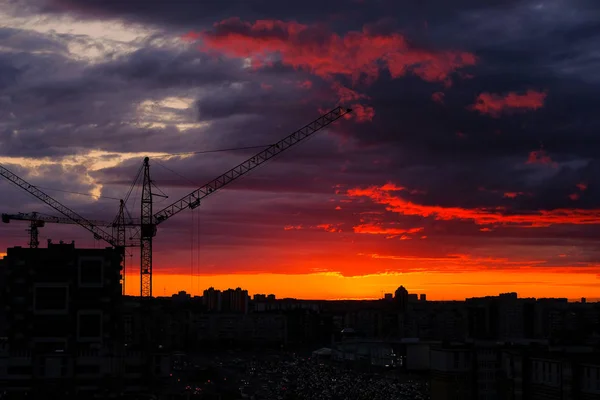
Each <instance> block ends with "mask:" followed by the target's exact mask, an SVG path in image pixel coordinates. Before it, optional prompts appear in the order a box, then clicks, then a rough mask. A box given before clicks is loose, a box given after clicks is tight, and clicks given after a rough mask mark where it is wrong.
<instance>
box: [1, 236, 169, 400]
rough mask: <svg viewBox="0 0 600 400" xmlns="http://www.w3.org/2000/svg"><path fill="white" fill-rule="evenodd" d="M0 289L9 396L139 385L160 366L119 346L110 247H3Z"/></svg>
mask: <svg viewBox="0 0 600 400" xmlns="http://www.w3.org/2000/svg"><path fill="white" fill-rule="evenodd" d="M0 290H1V292H0V296H1V297H0V304H3V305H4V307H3V308H2V310H0V337H2V343H1V344H0V346H1V347H0V379H1V380H2V382H0V387H2V388H5V390H7V391H8V392H9V393H11V394H12V396H13V397H14V396H15V395H17V396H18V395H19V394H22V395H23V396H26V398H53V397H52V396H50V394H51V393H52V392H55V393H56V394H57V395H60V397H56V398H64V396H65V395H66V394H67V393H68V394H70V395H73V398H93V397H94V395H96V396H97V395H98V394H100V393H104V392H106V394H108V393H125V392H140V391H142V390H143V389H144V388H147V387H148V385H147V382H148V381H150V380H156V378H159V377H160V376H161V374H162V375H166V374H167V373H168V370H169V366H168V363H167V365H163V363H162V362H161V360H160V357H159V358H157V356H158V355H159V354H154V355H150V354H149V353H148V352H147V351H145V352H141V351H140V350H139V349H128V347H127V343H126V342H125V340H126V337H125V332H126V330H125V329H124V320H125V319H126V318H124V316H125V315H126V313H127V311H126V309H125V308H124V304H123V296H122V294H121V254H120V253H119V251H118V250H115V249H113V248H105V249H77V248H76V247H75V244H74V243H69V244H65V243H59V244H52V243H50V242H49V243H48V247H47V248H34V249H32V248H21V247H15V248H9V249H8V251H7V255H6V256H5V257H4V259H2V260H0ZM157 351H158V349H157ZM149 356H153V357H150V359H149V358H148V357H149ZM26 393H27V395H25V394H26ZM48 396H50V397H48ZM67 396H68V397H69V398H70V397H71V396H69V395H67Z"/></svg>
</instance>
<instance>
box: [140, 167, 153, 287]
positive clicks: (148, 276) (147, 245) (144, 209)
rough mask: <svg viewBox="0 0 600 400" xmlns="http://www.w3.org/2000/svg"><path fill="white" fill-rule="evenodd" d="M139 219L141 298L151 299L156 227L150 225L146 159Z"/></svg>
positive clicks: (150, 182)
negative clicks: (153, 244) (153, 246)
mask: <svg viewBox="0 0 600 400" xmlns="http://www.w3.org/2000/svg"><path fill="white" fill-rule="evenodd" d="M140 218H141V224H140V269H141V271H140V290H141V296H142V297H152V238H153V237H154V236H156V225H155V224H153V223H152V222H153V221H152V220H153V216H152V181H151V180H150V163H149V159H148V157H146V158H145V159H144V180H143V183H142V201H141V210H140Z"/></svg>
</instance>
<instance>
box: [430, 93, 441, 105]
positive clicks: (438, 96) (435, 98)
mask: <svg viewBox="0 0 600 400" xmlns="http://www.w3.org/2000/svg"><path fill="white" fill-rule="evenodd" d="M431 100H433V101H435V102H436V103H440V104H444V93H443V92H435V93H434V94H432V95H431Z"/></svg>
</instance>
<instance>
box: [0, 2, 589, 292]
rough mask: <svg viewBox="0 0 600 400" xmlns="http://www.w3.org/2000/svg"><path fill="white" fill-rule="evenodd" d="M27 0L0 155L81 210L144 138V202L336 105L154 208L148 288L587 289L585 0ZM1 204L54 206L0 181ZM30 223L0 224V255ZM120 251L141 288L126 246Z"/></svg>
mask: <svg viewBox="0 0 600 400" xmlns="http://www.w3.org/2000/svg"><path fill="white" fill-rule="evenodd" d="M25 3H27V7H21V6H18V7H17V6H16V5H10V4H2V5H1V7H2V8H3V13H2V14H1V15H0V26H2V28H0V34H2V35H3V37H5V39H4V41H5V44H3V46H2V48H0V75H2V79H0V116H2V118H3V121H5V122H4V125H3V128H2V129H1V130H0V164H2V165H4V166H6V167H7V168H9V169H10V170H12V171H14V172H15V173H16V174H18V175H19V176H22V177H23V178H24V179H26V180H28V181H30V182H31V183H32V184H34V185H39V188H40V189H42V190H44V191H47V193H49V194H50V195H52V196H53V197H55V198H56V199H58V200H59V201H61V202H63V203H64V204H66V205H68V206H69V207H72V208H73V209H74V210H76V211H77V212H78V213H80V214H81V215H83V216H85V217H87V218H90V219H94V220H107V221H110V220H112V219H113V218H114V216H115V215H116V213H117V211H118V206H119V201H118V199H121V198H124V197H125V196H126V194H127V191H128V189H129V186H130V184H131V182H132V181H133V180H134V177H135V174H136V172H137V170H138V169H139V168H140V166H141V163H142V160H143V158H144V157H145V156H148V157H149V158H150V165H151V176H152V178H153V180H154V183H155V185H156V187H157V192H156V193H160V194H163V195H167V196H168V198H164V197H162V198H161V197H156V198H155V200H154V201H155V211H156V210H158V209H161V208H162V207H163V206H166V205H168V204H169V203H170V201H171V200H174V199H177V198H179V197H181V196H183V195H185V194H187V193H189V192H191V191H192V190H194V189H195V188H197V187H198V186H200V185H201V184H204V183H206V182H207V181H209V180H210V179H212V178H214V177H216V176H219V175H220V174H222V173H223V172H225V171H227V170H228V169H229V168H231V167H233V166H235V165H237V164H238V163H239V162H241V161H243V160H245V159H247V158H248V157H250V156H252V155H253V154H254V153H255V152H256V150H252V149H241V150H240V148H245V147H248V146H251V147H253V146H262V145H268V144H271V143H273V142H275V141H276V140H279V139H281V138H282V137H284V136H286V135H287V134H289V133H290V132H292V131H294V130H296V129H298V128H300V127H301V126H303V125H304V124H305V123H306V122H308V121H311V120H314V118H316V117H318V116H319V115H320V114H322V113H323V112H325V111H327V110H329V109H332V108H333V107H335V106H337V105H342V106H344V107H351V108H352V109H353V111H354V112H353V114H352V116H351V117H349V118H344V119H343V120H340V121H337V122H336V123H334V124H333V125H332V126H330V127H328V128H327V129H324V131H323V132H319V133H317V134H316V135H315V137H314V138H312V140H310V141H308V142H307V143H303V144H301V145H299V146H298V147H297V148H295V149H294V150H293V151H290V152H289V154H288V153H286V154H285V155H282V157H280V158H277V159H276V160H273V161H271V162H269V163H268V164H267V165H265V166H262V167H260V168H258V169H257V170H256V171H253V172H252V173H251V174H249V175H248V176H245V177H243V178H241V179H240V180H239V181H238V182H235V183H232V185H231V187H227V188H224V189H222V190H219V193H215V194H214V195H212V196H211V197H209V198H207V199H206V200H205V201H204V200H203V202H202V205H201V207H199V208H198V209H197V210H187V211H184V212H182V215H178V216H177V217H174V218H173V219H172V220H171V221H168V222H166V223H165V224H162V225H161V226H160V227H159V233H158V236H157V237H156V240H155V242H154V266H155V267H154V295H155V296H162V295H163V293H165V292H166V293H169V292H170V293H177V292H178V291H180V290H185V291H186V292H188V293H194V292H198V293H199V292H201V291H202V290H204V288H206V287H209V286H214V287H219V288H220V287H229V286H232V287H237V286H240V287H243V288H245V289H248V290H249V291H250V292H252V293H274V294H276V295H277V297H294V298H307V299H312V298H315V299H333V298H377V297H378V296H379V295H380V293H381V291H384V292H387V291H391V290H392V289H393V288H395V287H397V286H399V285H400V284H402V285H404V286H405V287H407V288H408V289H409V290H410V291H411V292H416V293H427V296H428V299H431V300H442V299H446V300H461V299H464V298H468V297H479V296H485V295H496V294H498V293H501V292H517V293H519V294H520V295H522V296H523V297H566V298H569V299H579V298H581V297H586V298H588V299H589V300H593V299H598V298H600V285H599V284H598V277H599V276H600V253H599V252H598V249H597V238H598V236H599V235H600V227H599V226H598V225H599V224H598V221H600V195H599V194H600V186H598V178H597V177H598V176H599V173H600V162H599V158H598V157H599V156H598V152H597V151H596V150H597V149H598V139H597V138H596V136H597V132H596V131H597V129H596V128H597V127H598V126H600V120H599V119H598V117H597V115H596V113H595V108H596V106H597V105H598V104H600V95H598V93H600V90H599V89H600V83H599V82H600V81H599V80H598V75H597V71H598V67H599V65H598V60H597V57H596V58H594V51H595V49H596V48H597V46H598V44H599V43H600V35H599V34H598V32H597V30H595V29H593V28H594V23H595V21H597V18H596V17H600V14H599V13H600V8H599V6H598V5H597V4H595V3H594V2H591V1H587V0H577V1H575V0H574V1H573V2H572V3H571V4H570V5H566V4H563V3H562V2H559V1H549V0H548V1H545V2H541V3H540V2H530V1H525V0H522V1H516V0H515V1H508V2H490V3H489V4H488V5H481V4H478V3H479V2H474V1H471V0H463V1H459V2H455V3H453V6H452V7H450V6H448V5H447V4H446V3H445V2H440V4H439V6H438V7H437V8H435V9H434V8H429V7H426V6H424V5H410V6H406V5H397V4H393V3H392V2H388V1H384V0H381V1H373V2H362V1H352V0H335V1H331V2H327V3H326V4H321V3H313V2H302V3H301V4H300V5H298V4H292V3H286V4H285V5H284V4H283V3H276V2H257V3H255V4H253V7H249V6H247V5H245V3H243V2H236V1H232V2H231V6H230V7H227V8H224V7H217V6H215V5H214V4H213V3H209V4H202V5H200V4H196V3H195V2H189V1H185V2H183V1H174V2H169V3H168V4H169V5H168V6H167V5H166V4H167V3H166V2H160V1H158V2H151V3H149V4H144V7H138V6H137V5H135V4H137V3H136V2H128V3H127V4H121V3H120V2H113V1H108V2H96V1H90V0H86V1H76V0H60V1H59V0H48V1H45V0H44V1H42V0H28V1H26V2H25ZM130 3H131V4H130ZM132 4H133V5H132ZM215 4H216V3H215ZM130 7H133V8H130ZM165 7H168V8H165ZM167 10H168V11H169V12H166V11H167ZM594 18H596V19H594ZM508 26H512V27H514V29H513V28H510V29H509V28H508ZM235 148H237V149H238V150H231V149H235ZM226 149H230V150H228V151H219V152H214V153H206V154H185V155H181V153H186V152H202V151H211V150H226ZM175 154H180V155H175ZM139 196H140V195H139V192H136V191H135V190H134V191H133V194H132V197H131V199H130V201H129V202H128V204H127V206H128V209H129V210H130V212H131V213H132V215H133V216H134V217H137V216H138V214H139V208H140V204H139V203H140V199H139ZM0 204H2V209H1V210H0V212H1V213H18V212H32V211H40V212H44V213H47V214H52V215H57V213H56V212H53V211H52V210H50V209H49V208H48V207H46V206H44V205H43V204H42V203H41V202H39V201H37V200H36V199H35V198H33V197H32V196H30V195H29V194H27V193H25V192H23V191H21V190H19V189H18V188H16V187H14V186H12V185H10V183H9V182H7V181H5V180H4V179H2V180H0ZM183 214H185V215H183ZM27 227H28V225H27V223H25V222H19V221H13V222H11V223H10V224H0V257H2V255H3V254H4V252H5V251H6V249H7V248H10V247H14V246H22V247H26V246H27V233H26V232H25V230H26V229H27ZM40 238H41V239H42V240H41V246H42V247H44V246H45V241H46V239H52V240H54V241H55V242H58V241H59V240H64V241H65V242H70V241H71V240H75V242H76V244H77V247H78V248H86V247H87V248H93V247H96V248H99V247H100V248H101V247H104V246H105V244H104V243H101V242H96V241H94V239H93V238H92V236H91V235H90V234H89V233H87V232H85V231H84V230H83V229H81V228H80V227H77V226H66V225H53V224H47V225H46V226H45V227H43V228H41V229H40ZM126 265H127V277H126V293H127V294H132V295H136V294H139V254H138V251H137V249H130V256H128V257H127V263H126Z"/></svg>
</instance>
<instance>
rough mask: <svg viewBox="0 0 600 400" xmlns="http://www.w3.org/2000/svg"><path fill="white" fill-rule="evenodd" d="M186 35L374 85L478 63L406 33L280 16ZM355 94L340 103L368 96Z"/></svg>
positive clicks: (223, 49)
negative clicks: (337, 28)
mask: <svg viewBox="0 0 600 400" xmlns="http://www.w3.org/2000/svg"><path fill="white" fill-rule="evenodd" d="M183 38H184V39H185V40H192V41H194V40H200V41H201V45H200V47H199V49H200V50H201V51H204V52H208V53H217V54H224V55H226V56H228V57H235V58H243V59H247V60H250V62H251V66H252V67H253V68H260V67H262V66H265V65H271V64H272V63H273V62H274V61H275V60H279V61H281V62H282V63H284V64H285V65H289V66H292V67H293V68H296V69H298V70H303V71H307V72H310V73H312V74H314V75H316V76H319V77H321V78H323V79H326V80H329V81H334V82H335V77H336V76H344V77H347V78H350V79H351V80H352V82H353V83H358V82H361V81H362V82H365V83H372V82H374V81H375V80H376V79H377V78H378V77H379V74H380V71H381V69H382V68H385V69H387V71H388V72H389V73H390V75H391V76H392V78H399V77H402V76H405V75H407V74H409V73H411V74H414V75H417V76H419V77H420V78H421V79H423V80H425V81H428V82H444V83H445V84H446V85H450V84H451V80H450V75H451V74H453V73H454V72H456V71H458V70H459V69H460V68H463V67H465V66H472V65H475V64H476V62H477V59H476V57H475V56H474V55H473V54H471V53H468V52H463V51H449V50H447V51H438V52H436V51H430V50H421V49H417V48H415V47H414V46H411V45H410V44H409V43H408V42H407V40H406V39H405V37H404V36H403V35H401V34H398V33H392V34H388V35H383V34H379V33H375V32H373V31H372V30H371V29H369V28H368V27H364V28H363V29H362V31H351V32H348V33H346V34H345V35H338V34H336V33H333V32H330V31H328V30H326V29H325V28H324V27H323V25H305V24H300V23H298V22H294V21H279V20H257V21H255V22H254V23H251V22H244V21H242V20H241V19H240V18H237V17H233V18H229V19H226V20H223V21H221V22H217V23H215V24H214V25H213V28H212V29H211V30H206V31H203V32H190V33H188V34H186V35H184V36H183ZM335 85H339V84H338V83H336V84H335ZM340 86H341V85H340ZM350 92H352V90H350V89H347V90H345V89H341V87H338V90H337V93H338V95H340V101H341V102H346V101H356V100H358V99H364V98H365V97H364V96H363V95H358V94H356V95H352V94H351V93H350ZM354 93H356V92H354ZM351 107H352V108H354V109H355V110H356V111H355V115H356V117H357V119H358V120H359V121H369V120H371V119H372V117H373V115H374V110H373V108H372V107H365V106H358V105H356V104H352V105H351Z"/></svg>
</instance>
